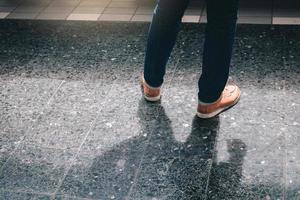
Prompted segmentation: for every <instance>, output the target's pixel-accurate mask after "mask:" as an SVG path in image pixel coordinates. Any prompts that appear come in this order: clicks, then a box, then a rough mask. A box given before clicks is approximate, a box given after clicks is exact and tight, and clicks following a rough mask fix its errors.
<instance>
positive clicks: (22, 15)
mask: <svg viewBox="0 0 300 200" xmlns="http://www.w3.org/2000/svg"><path fill="white" fill-rule="evenodd" d="M37 15H38V13H15V12H13V13H10V14H9V15H8V16H7V17H6V18H7V19H35V18H36V16H37Z"/></svg>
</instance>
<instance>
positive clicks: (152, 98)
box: [144, 95, 161, 102]
mask: <svg viewBox="0 0 300 200" xmlns="http://www.w3.org/2000/svg"><path fill="white" fill-rule="evenodd" d="M144 98H145V99H146V100H147V101H150V102H157V101H159V100H160V98H161V95H159V96H157V97H148V96H146V95H144Z"/></svg>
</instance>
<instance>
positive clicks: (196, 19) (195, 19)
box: [182, 15, 200, 23]
mask: <svg viewBox="0 0 300 200" xmlns="http://www.w3.org/2000/svg"><path fill="white" fill-rule="evenodd" d="M199 20H200V15H199V16H197V15H195V16H194V15H184V16H183V18H182V22H189V23H198V22H199Z"/></svg>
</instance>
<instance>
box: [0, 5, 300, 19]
mask: <svg viewBox="0 0 300 200" xmlns="http://www.w3.org/2000/svg"><path fill="white" fill-rule="evenodd" d="M156 2H157V0H0V20H1V19H35V20H71V21H76V20H78V21H82V20H84V21H126V22H129V21H132V22H136V21H142V22H149V21H151V19H152V14H153V10H154V7H155V5H156ZM239 8H240V9H239V13H238V15H239V18H238V23H240V24H294V25H295V24H298V25H299V24H300V2H299V0H251V1H249V0H240V6H239ZM206 15H207V14H206V5H205V0H190V1H189V6H188V8H187V10H186V12H185V14H184V16H183V18H182V21H183V22H188V23H206V22H207V18H206Z"/></svg>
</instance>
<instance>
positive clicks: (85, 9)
mask: <svg viewBox="0 0 300 200" xmlns="http://www.w3.org/2000/svg"><path fill="white" fill-rule="evenodd" d="M103 11H104V7H93V6H78V7H77V8H75V10H73V11H72V14H101V13H103Z"/></svg>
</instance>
